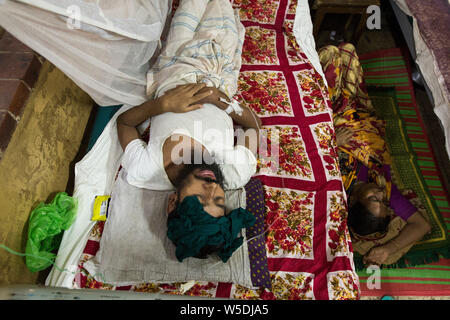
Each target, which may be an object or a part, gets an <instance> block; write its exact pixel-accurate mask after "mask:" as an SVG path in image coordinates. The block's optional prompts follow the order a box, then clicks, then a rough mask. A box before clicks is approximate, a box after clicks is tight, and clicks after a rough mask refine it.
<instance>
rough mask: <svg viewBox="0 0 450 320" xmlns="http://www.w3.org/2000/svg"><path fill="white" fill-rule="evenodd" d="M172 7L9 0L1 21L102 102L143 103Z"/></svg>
mask: <svg viewBox="0 0 450 320" xmlns="http://www.w3.org/2000/svg"><path fill="white" fill-rule="evenodd" d="M21 2H22V3H21ZM31 4H32V5H31ZM170 6H171V1H169V0H153V1H144V0H129V1H122V0H99V1H93V0H26V1H25V0H23V1H20V2H19V1H11V0H4V1H0V25H1V26H2V27H3V28H4V29H6V30H7V31H8V32H10V33H11V34H12V35H13V36H14V37H16V38H17V39H19V40H20V41H22V42H23V43H25V44H26V45H27V46H29V47H30V48H32V49H33V50H34V51H36V52H38V53H39V54H40V55H42V56H43V57H45V58H46V59H47V60H49V61H50V62H51V63H53V64H54V65H55V66H57V67H58V68H59V69H60V70H61V71H63V72H64V73H65V74H66V75H67V76H69V77H70V78H71V79H72V80H73V81H74V82H75V83H76V84H77V85H78V86H79V87H80V88H82V89H83V90H84V91H86V92H87V93H88V94H89V95H90V96H91V97H92V99H93V100H94V101H95V102H96V103H97V104H98V105H100V106H110V105H119V104H129V105H139V104H141V103H143V102H145V101H146V100H147V98H146V94H145V90H146V84H147V81H146V73H147V71H148V69H149V64H150V60H151V58H152V57H153V56H154V54H155V53H156V54H157V53H158V51H159V50H158V46H159V43H160V42H159V40H160V37H161V33H162V32H163V29H164V26H165V23H166V20H167V19H166V18H167V15H168V13H169V8H170Z"/></svg>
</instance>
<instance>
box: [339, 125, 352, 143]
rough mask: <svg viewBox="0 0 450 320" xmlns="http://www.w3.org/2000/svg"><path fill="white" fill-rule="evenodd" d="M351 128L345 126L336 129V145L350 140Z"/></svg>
mask: <svg viewBox="0 0 450 320" xmlns="http://www.w3.org/2000/svg"><path fill="white" fill-rule="evenodd" d="M352 136H353V130H351V129H349V128H345V127H340V128H337V129H336V144H337V146H338V147H340V146H343V145H346V144H347V143H349V142H350V140H352Z"/></svg>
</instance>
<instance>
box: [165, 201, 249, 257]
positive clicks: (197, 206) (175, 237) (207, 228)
mask: <svg viewBox="0 0 450 320" xmlns="http://www.w3.org/2000/svg"><path fill="white" fill-rule="evenodd" d="M171 215H174V216H172V217H169V219H168V222H167V236H168V238H169V239H170V240H172V242H173V243H174V245H175V246H176V251H175V255H176V257H177V259H178V261H180V262H182V261H183V260H184V259H185V258H188V257H194V256H196V255H197V254H199V253H200V250H201V249H202V248H203V247H204V246H206V245H211V246H219V245H222V247H221V249H220V250H219V252H218V256H219V257H220V259H221V260H222V261H223V262H227V261H228V259H229V258H230V257H231V255H232V254H233V252H234V251H235V250H236V249H237V248H239V247H240V246H241V245H242V241H243V237H237V235H238V234H239V232H240V231H241V229H242V228H247V227H250V226H252V225H253V224H254V223H255V221H256V219H255V217H254V216H253V215H252V214H251V213H250V212H249V211H248V210H245V209H242V208H238V209H235V210H233V211H231V212H230V213H229V214H228V215H226V216H223V217H220V218H216V217H213V216H211V215H210V214H209V213H207V212H206V211H205V210H204V209H203V206H202V204H201V203H200V202H199V201H198V199H197V197H196V196H189V197H186V198H184V199H183V201H182V202H181V204H180V205H179V206H178V207H177V209H176V211H175V212H173V213H171Z"/></svg>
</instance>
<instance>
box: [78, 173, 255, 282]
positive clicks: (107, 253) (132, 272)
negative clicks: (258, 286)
mask: <svg viewBox="0 0 450 320" xmlns="http://www.w3.org/2000/svg"><path fill="white" fill-rule="evenodd" d="M170 193H171V192H170V191H152V190H148V189H140V188H136V187H134V186H132V185H130V184H128V183H127V181H126V173H125V171H124V170H122V171H121V173H120V174H119V177H118V178H117V181H116V182H115V185H114V188H113V192H112V195H111V203H110V210H109V215H108V219H107V221H106V224H105V228H104V230H103V234H102V238H101V240H100V249H99V250H98V252H97V254H96V256H95V257H94V258H93V259H91V260H89V261H87V262H86V263H85V264H84V268H85V269H86V270H87V271H88V272H89V273H90V274H91V275H92V276H93V277H94V278H95V279H96V280H98V281H101V282H104V283H108V284H112V285H116V286H125V285H133V284H140V283H148V282H153V283H171V282H187V281H190V280H196V281H211V282H232V283H236V284H240V285H243V286H245V287H248V288H253V285H252V281H251V275H250V274H251V272H250V261H249V257H248V249H247V243H246V241H245V232H241V234H242V236H244V243H243V245H242V246H241V247H240V248H239V249H238V250H236V251H235V252H234V253H233V255H232V257H231V258H230V259H229V260H228V261H227V263H223V262H222V261H221V260H220V259H219V258H218V257H217V256H210V257H209V258H207V259H197V258H187V259H185V260H183V262H181V263H180V262H178V260H177V259H176V257H175V246H174V245H173V244H172V242H171V241H170V239H169V238H167V235H166V232H167V210H166V208H167V199H168V196H169V194H170ZM225 198H226V206H227V210H232V209H235V208H237V207H243V208H245V207H246V203H245V202H246V201H245V200H246V194H245V189H244V188H241V189H239V190H233V191H227V192H226V194H225ZM243 231H244V230H243Z"/></svg>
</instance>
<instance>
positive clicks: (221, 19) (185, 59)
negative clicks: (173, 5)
mask: <svg viewBox="0 0 450 320" xmlns="http://www.w3.org/2000/svg"><path fill="white" fill-rule="evenodd" d="M244 35H245V29H244V26H243V25H242V23H241V22H240V19H239V11H238V10H233V8H232V7H231V4H230V2H229V1H216V0H213V1H199V0H184V1H181V2H180V5H179V7H178V9H177V12H176V13H175V15H174V17H173V19H172V22H171V26H170V31H169V34H168V37H167V43H166V45H165V47H164V49H163V50H162V52H161V54H160V55H159V56H158V59H157V61H156V62H155V64H154V65H153V66H152V69H151V70H150V72H149V73H148V75H147V94H148V96H149V97H154V96H156V97H158V96H160V95H161V94H163V93H164V92H165V91H167V90H169V89H171V88H174V87H176V86H177V85H181V84H186V83H199V82H205V83H207V84H208V85H209V86H214V87H216V88H219V89H220V90H221V91H223V92H224V93H226V94H227V95H228V97H230V98H231V97H232V96H234V94H235V93H236V90H237V80H238V76H239V70H240V68H241V55H242V45H243V43H244Z"/></svg>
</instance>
